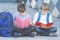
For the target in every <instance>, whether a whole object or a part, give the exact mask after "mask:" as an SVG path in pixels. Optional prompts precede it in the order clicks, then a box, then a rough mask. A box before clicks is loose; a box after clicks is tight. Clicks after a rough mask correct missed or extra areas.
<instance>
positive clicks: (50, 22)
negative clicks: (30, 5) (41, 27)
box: [45, 14, 53, 27]
mask: <svg viewBox="0 0 60 40" xmlns="http://www.w3.org/2000/svg"><path fill="white" fill-rule="evenodd" d="M52 24H53V20H52V15H51V14H50V17H49V23H48V24H46V25H45V26H47V27H49V26H51V25H52Z"/></svg>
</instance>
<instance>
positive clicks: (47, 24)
mask: <svg viewBox="0 0 60 40" xmlns="http://www.w3.org/2000/svg"><path fill="white" fill-rule="evenodd" d="M40 9H41V12H40V11H39V12H38V13H36V14H35V15H34V19H33V24H35V25H36V32H37V33H38V34H40V35H42V36H49V34H50V33H55V32H56V31H57V28H56V27H52V25H53V21H52V16H51V14H50V13H49V5H48V4H47V3H43V4H42V6H41V8H40Z"/></svg>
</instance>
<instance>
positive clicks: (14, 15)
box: [13, 13, 16, 21]
mask: <svg viewBox="0 0 60 40" xmlns="http://www.w3.org/2000/svg"><path fill="white" fill-rule="evenodd" d="M15 17H16V13H14V14H13V21H15Z"/></svg>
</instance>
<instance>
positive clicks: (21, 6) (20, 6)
mask: <svg viewBox="0 0 60 40" xmlns="http://www.w3.org/2000/svg"><path fill="white" fill-rule="evenodd" d="M17 10H18V11H19V12H24V11H25V10H26V7H25V4H18V6H17Z"/></svg>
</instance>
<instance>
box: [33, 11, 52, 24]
mask: <svg viewBox="0 0 60 40" xmlns="http://www.w3.org/2000/svg"><path fill="white" fill-rule="evenodd" d="M38 14H39V12H37V13H35V15H34V18H33V23H34V24H35V23H36V22H37V19H38ZM46 16H47V14H46V15H41V18H40V21H39V22H41V23H43V24H47V20H46ZM49 23H53V21H52V16H51V14H50V16H49Z"/></svg>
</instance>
